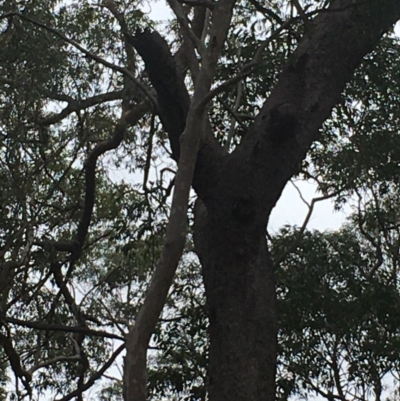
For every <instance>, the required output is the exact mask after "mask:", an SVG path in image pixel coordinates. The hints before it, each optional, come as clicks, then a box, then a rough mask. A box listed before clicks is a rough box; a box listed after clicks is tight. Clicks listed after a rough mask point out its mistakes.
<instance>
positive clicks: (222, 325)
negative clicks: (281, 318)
mask: <svg viewBox="0 0 400 401" xmlns="http://www.w3.org/2000/svg"><path fill="white" fill-rule="evenodd" d="M199 209H200V207H198V208H197V212H196V229H195V230H196V231H195V243H196V249H197V252H198V254H199V257H200V260H201V263H202V266H203V275H204V284H205V289H206V295H207V302H208V311H209V319H210V333H209V334H210V341H211V348H210V364H209V371H208V376H209V383H208V391H209V397H210V400H212V401H223V400H226V401H227V400H229V401H236V400H238V401H239V400H249V401H250V400H266V401H272V400H274V398H275V363H276V327H277V323H276V308H275V280H274V271H273V266H272V263H271V260H270V258H269V255H268V251H267V244H266V240H265V226H264V227H263V226H262V224H258V223H256V224H250V225H247V224H246V223H241V222H238V221H235V220H232V218H229V216H226V215H224V214H223V213H221V210H220V209H221V208H216V209H214V208H212V207H209V208H208V212H206V210H205V207H204V206H202V207H201V209H202V211H201V212H200V210H199Z"/></svg>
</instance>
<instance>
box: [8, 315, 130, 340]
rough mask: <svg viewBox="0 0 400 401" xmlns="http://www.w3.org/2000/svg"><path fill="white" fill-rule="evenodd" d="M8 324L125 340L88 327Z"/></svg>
mask: <svg viewBox="0 0 400 401" xmlns="http://www.w3.org/2000/svg"><path fill="white" fill-rule="evenodd" d="M4 320H5V321H6V322H7V323H11V324H15V325H17V326H23V327H29V328H31V329H37V330H46V331H64V332H69V333H83V334H87V335H90V336H95V337H104V338H111V339H114V340H121V341H123V340H124V337H122V336H119V335H118V334H113V333H109V332H107V331H103V330H93V329H90V328H88V327H82V326H65V325H63V324H52V323H45V322H39V321H27V320H21V319H14V318H11V317H10V318H5V319H4Z"/></svg>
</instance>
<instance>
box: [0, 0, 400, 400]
mask: <svg viewBox="0 0 400 401" xmlns="http://www.w3.org/2000/svg"><path fill="white" fill-rule="evenodd" d="M58 3H59V2H56V1H42V2H37V3H33V2H32V3H30V2H26V4H25V2H23V4H21V2H17V1H7V2H3V3H0V4H1V17H0V18H1V21H2V24H3V25H2V28H3V33H2V35H1V37H0V40H1V44H2V47H3V49H4V50H3V51H2V54H1V60H0V69H1V81H0V83H1V88H2V92H1V101H2V108H1V119H2V144H1V149H2V150H1V152H2V153H1V154H2V158H1V163H2V165H1V170H0V173H1V175H2V182H3V183H4V185H3V187H4V191H3V192H2V194H1V197H2V203H1V205H2V208H1V221H2V226H3V227H4V230H3V231H2V232H1V247H2V253H1V255H2V261H1V275H2V278H1V280H0V282H1V285H2V291H1V305H2V306H1V315H2V316H1V321H2V325H3V327H2V331H1V333H0V340H1V343H2V345H3V349H4V354H5V356H6V358H7V360H8V362H9V364H10V366H11V369H12V371H13V374H14V375H15V378H16V383H19V382H22V384H23V390H22V389H21V388H20V386H19V385H16V395H17V396H18V397H20V398H23V397H24V396H25V394H32V392H33V391H37V392H39V393H40V392H43V391H46V390H48V391H54V392H56V393H57V394H58V395H62V396H63V397H62V398H61V399H62V400H68V399H72V398H74V397H76V398H77V399H82V397H83V396H82V394H83V392H84V391H86V390H88V389H89V388H91V387H92V386H93V385H94V384H95V382H96V381H97V380H98V379H99V378H100V377H102V376H103V375H104V373H105V372H106V371H107V369H108V368H109V367H110V366H111V365H112V364H113V363H114V361H115V360H116V359H117V358H118V356H119V355H120V354H121V352H122V351H123V349H124V348H126V356H125V360H124V372H123V396H124V398H125V399H126V400H132V399H133V400H144V399H145V398H146V387H147V382H148V379H147V374H146V372H147V367H146V364H147V352H148V349H149V344H150V342H151V338H152V335H153V333H154V332H155V330H162V328H160V325H159V326H158V329H156V327H157V322H158V320H159V316H160V314H161V312H162V309H163V307H164V305H165V303H166V300H167V295H168V291H169V289H170V287H171V284H172V281H173V278H174V275H175V271H176V268H177V266H178V263H179V260H180V259H181V256H182V252H183V250H184V247H185V242H186V231H187V229H186V225H187V220H188V218H187V216H188V210H189V212H190V213H189V220H190V221H192V220H193V218H194V226H193V233H192V234H193V241H194V249H195V252H196V254H197V255H198V258H199V260H200V262H201V269H202V277H203V280H204V288H205V296H206V300H207V302H206V311H207V318H208V322H209V323H208V324H209V329H208V333H209V354H208V355H207V373H206V374H204V371H202V374H203V379H204V381H206V382H207V394H208V397H209V399H210V400H211V401H214V400H225V399H229V400H253V399H254V400H258V399H260V400H261V399H266V400H272V399H274V398H275V397H276V363H277V357H278V348H277V334H278V327H279V326H278V320H277V302H276V283H275V269H276V268H277V266H280V265H282V266H284V262H285V260H286V259H284V258H281V259H280V258H279V257H276V256H274V248H273V245H272V244H268V241H267V236H266V226H267V223H268V219H269V216H270V213H271V211H272V209H273V207H274V206H275V204H276V202H277V201H278V199H279V197H280V195H281V193H282V190H283V188H284V186H285V185H286V183H287V182H288V181H289V180H290V178H291V177H292V176H294V175H296V174H299V173H300V172H301V171H303V172H304V171H305V167H307V165H306V164H307V163H312V165H313V167H315V169H316V171H317V173H318V174H317V176H320V177H322V178H324V183H323V185H322V186H321V187H320V188H321V190H322V191H323V192H324V197H328V196H337V195H339V194H342V193H343V191H351V190H352V191H353V192H355V191H356V190H357V189H358V188H359V187H356V186H354V187H352V186H351V185H352V184H354V182H356V178H357V177H362V175H360V171H359V169H357V168H355V169H350V168H349V170H350V171H351V173H350V174H349V175H347V176H345V175H343V174H339V173H343V171H341V170H340V171H339V170H338V168H337V165H335V164H330V168H331V170H327V171H326V172H324V171H323V168H324V167H323V166H324V164H325V165H329V163H328V161H329V159H327V157H328V156H329V155H330V153H329V145H331V144H333V143H334V141H335V138H332V137H329V136H328V135H323V134H322V132H321V128H322V127H323V124H324V123H325V122H326V121H327V119H328V118H329V117H330V116H331V113H332V110H333V109H334V107H335V106H337V108H336V109H335V112H339V111H340V110H342V111H343V112H349V111H351V112H354V113H356V112H358V111H361V112H362V111H363V107H367V106H371V108H372V109H373V106H374V104H373V103H374V102H378V101H380V99H375V98H373V97H372V96H371V95H370V97H365V98H362V99H361V100H360V101H361V102H362V103H361V105H356V104H353V103H352V102H354V101H355V100H357V99H358V95H359V94H360V93H362V94H363V95H364V94H365V93H366V92H367V91H366V90H365V88H364V91H361V90H360V91H359V92H358V93H357V90H354V92H352V91H351V90H349V84H350V82H351V81H352V79H353V77H354V74H355V71H356V68H357V67H358V66H359V65H360V64H361V63H362V61H363V58H364V57H366V56H367V55H368V54H369V53H370V52H371V51H373V49H375V48H376V47H377V46H378V44H379V43H381V41H382V37H383V36H384V35H385V34H389V33H390V31H391V29H392V27H393V25H394V23H395V22H396V21H397V20H398V19H399V18H400V5H399V4H398V2H396V1H394V0H381V1H375V0H370V1H368V2H361V1H352V0H336V1H326V2H317V3H316V4H314V2H308V1H306V2H302V3H301V4H300V3H299V2H298V1H294V0H293V1H288V2H284V4H280V3H278V2H276V3H275V2H268V3H267V4H261V3H259V2H257V1H253V0H249V1H241V2H235V1H234V0H219V1H218V2H209V1H199V2H192V1H183V2H179V1H176V0H170V1H168V4H169V5H170V7H171V9H172V10H173V12H174V14H175V16H176V21H174V22H173V23H171V24H170V26H169V27H168V30H167V32H165V33H164V32H162V31H161V30H160V28H159V27H157V26H156V24H155V23H154V22H152V21H150V20H149V19H148V18H147V16H146V15H145V14H144V13H143V12H141V11H140V10H139V9H138V7H137V4H136V3H132V2H123V1H112V0H108V1H104V2H100V3H98V4H97V3H96V4H95V3H92V2H89V1H84V2H79V3H78V2H72V3H71V4H69V3H68V4H58ZM388 38H389V36H386V37H385V39H386V40H388ZM396 46H397V43H394V44H393V46H392V47H393V48H396ZM392 47H390V48H392ZM139 56H140V57H139ZM141 60H143V63H142V61H141ZM365 60H366V59H364V62H365V64H368V63H367V62H366V61H365ZM380 61H381V62H382V63H384V62H385V60H384V59H382V58H381V60H380ZM368 65H369V66H370V67H371V68H372V67H374V66H375V68H377V67H376V65H374V63H369V64H368ZM379 65H380V64H378V68H379ZM44 66H47V68H44ZM376 74H378V72H376ZM357 78H358V79H359V80H363V79H365V80H366V78H365V76H364V77H363V76H361V77H360V76H358V77H357V76H356V79H357ZM367 84H368V81H367ZM362 85H363V83H360V84H359V86H356V88H360V87H361V88H362ZM346 86H347V87H346ZM364 86H365V82H364ZM232 88H233V89H232ZM345 90H346V91H345ZM344 91H345V92H344ZM343 93H345V94H346V96H348V98H345V101H346V102H348V104H347V106H346V102H344V103H345V104H344V105H343V104H342V102H341V99H342V98H341V95H342V94H343ZM232 96H234V100H233V101H232ZM116 101H118V103H116ZM390 101H391V99H390V97H389V99H386V101H385V102H384V105H385V106H387V105H388V104H389V103H388V102H390ZM65 103H66V106H65V107H62V105H63V104H64V105H65ZM341 106H343V107H342V109H341V108H340V107H341ZM388 115H390V112H389V110H388ZM381 116H382V115H381ZM347 117H348V116H347ZM351 117H354V116H351ZM364 117H365V116H364ZM348 118H349V120H350V117H348ZM357 118H358V116H357ZM357 118H356V119H354V118H353V120H352V121H353V122H354V121H357V122H359V121H360V120H359V119H357ZM368 118H370V115H367V116H366V118H365V120H362V121H363V122H365V123H368V121H369V122H370V123H371V121H372V123H376V120H368ZM337 121H342V120H341V119H339V118H335V115H333V116H332V118H331V119H330V120H329V121H328V122H326V123H325V124H331V125H332V127H331V131H330V132H331V134H333V135H335V134H336V135H337V132H338V131H339V132H340V127H337V126H335V124H337ZM366 126H368V125H367V124H366ZM352 128H353V129H354V127H352ZM166 141H168V143H169V148H166ZM319 143H320V147H319V148H318V146H316V144H319ZM324 146H325V147H324ZM312 147H316V149H315V148H313V149H312V152H311V153H310V155H311V159H312V160H311V161H308V160H307V159H305V158H306V155H307V153H308V152H309V151H310V149H311V148H312ZM351 150H352V149H350V150H349V152H351ZM112 151H113V153H112V155H111V156H108V157H109V159H108V165H107V163H105V162H106V161H107V159H106V158H105V157H104V155H105V154H106V153H107V155H110V154H111V152H112ZM156 152H159V154H160V153H161V152H162V156H164V157H165V155H166V154H168V156H169V157H170V158H171V159H172V160H174V161H175V162H177V165H178V168H177V170H176V174H175V172H173V173H174V179H173V182H172V183H171V185H168V187H167V188H165V187H164V183H165V177H166V176H167V174H168V172H170V171H171V166H170V165H168V166H165V167H163V168H161V169H158V170H159V171H160V173H162V176H161V178H160V179H158V177H157V176H155V178H154V179H153V178H151V177H150V175H151V173H152V170H151V168H150V167H151V165H152V162H154V161H155V160H157V153H156ZM374 156H376V155H374ZM321 160H322V161H323V162H324V163H320V164H319V162H320V161H321ZM370 162H371V166H376V163H380V162H381V161H376V160H374V159H373V160H371V161H370ZM112 165H114V166H116V167H118V168H122V167H125V168H127V169H135V170H142V171H143V180H142V181H141V185H140V187H135V186H132V185H130V184H128V183H126V182H124V181H123V180H111V179H110V166H112ZM343 166H344V167H346V166H347V165H346V163H344V164H343ZM357 167H359V166H357ZM302 168H303V170H302ZM318 169H319V170H318ZM158 170H157V169H156V171H157V172H158ZM335 173H336V174H337V175H338V176H339V179H335V180H334V182H333V183H332V182H330V180H333V178H334V177H335ZM343 177H344V178H343ZM336 178H337V177H336ZM340 178H341V179H342V181H340ZM172 185H173V186H174V193H173V198H172V201H171V207H170V213H169V217H168V218H167V217H166V216H167V213H168V204H167V203H166V198H167V197H168V194H169V192H170V191H171V186H172ZM191 187H192V188H193V189H194V191H195V193H196V196H197V201H196V205H195V206H194V207H192V202H191V200H190V188H191ZM329 191H331V192H329ZM332 191H333V192H332ZM386 195H387V196H388V197H389V195H390V191H389V190H387V192H386ZM188 208H189V209H188ZM386 209H387V208H386ZM367 211H368V210H367V209H366V215H367ZM359 222H361V220H359ZM363 225H364V224H363V223H361V228H363ZM363 230H364V235H365V238H367V239H368V238H370V242H371V244H372V246H374V243H373V242H374V237H371V235H368V232H367V233H366V231H365V229H364V228H363ZM386 232H387V230H386ZM365 233H366V234H365ZM298 234H300V235H298ZM302 234H304V229H302V230H300V231H299V232H298V233H297V232H296V233H295V235H294V237H295V239H294V241H295V242H293V241H292V242H291V243H292V247H293V244H294V245H296V244H297V243H298V238H301V236H302ZM345 234H346V233H345ZM345 234H343V235H345ZM164 235H165V240H164V242H162V241H161V238H162V237H163V236H164ZM289 237H291V238H292V239H293V236H290V235H289ZM371 238H372V239H371ZM379 238H380V237H379V235H377V236H376V238H375V242H376V241H378V239H379ZM306 239H307V238H306ZM315 241H316V243H317V242H318V241H319V242H320V243H322V244H323V243H324V238H317V239H316V240H315ZM332 241H333V240H332ZM319 242H318V243H319ZM304 244H307V242H305V243H304ZM304 246H305V245H304ZM378 248H379V247H376V249H378ZM285 253H287V254H288V255H292V253H293V251H291V249H290V247H289V249H287V250H286V252H285ZM271 255H272V256H271ZM378 256H379V255H378ZM378 259H379V260H381V259H384V258H383V257H382V255H381V257H380V258H378ZM156 260H157V262H156ZM299 260H300V261H301V259H299ZM299 260H297V262H296V264H297V263H300V262H299ZM189 261H190V259H189ZM149 265H152V266H154V271H153V269H149ZM378 265H379V264H377V266H378ZM378 268H379V266H378ZM328 273H329V272H328ZM328 273H327V274H328ZM186 274H187V273H186ZM150 276H151V277H152V278H151V282H150V284H149V286H148V288H147V286H146V283H147V282H148V279H149V277H150ZM350 276H351V275H350ZM289 278H290V276H289ZM282 283H283V284H282V288H283V285H286V283H285V282H284V281H282ZM295 284H296V283H292V282H290V280H288V281H287V285H288V286H289V287H290V288H295ZM312 285H313V284H312V283H310V286H312ZM314 285H315V286H316V284H315V283H314ZM178 287H179V285H178ZM315 288H318V287H317V286H316V287H315ZM189 289H190V288H189V287H186V288H185V289H183V290H182V291H185V290H189ZM196 295H198V294H197V293H196V291H193V298H195V296H196ZM170 302H171V301H170ZM178 303H179V301H178ZM284 304H285V303H284V302H283V303H282V305H284ZM203 309H204V308H203ZM203 309H201V308H200V310H203ZM282 310H284V309H282ZM310 313H311V315H312V312H309V311H307V314H310ZM283 316H284V314H283ZM201 317H202V319H204V315H201ZM159 324H160V323H159ZM161 325H162V321H161ZM311 326H312V325H311ZM281 327H283V325H281ZM107 329H108V330H107ZM301 333H302V335H303V334H304V332H303V331H302V332H301ZM295 334H296V332H295V330H293V335H295ZM156 335H157V332H156ZM281 335H282V337H281V339H282V341H284V340H285V335H286V336H289V337H290V333H288V334H286V333H284V331H282V333H281ZM105 338H108V339H109V341H108V342H106V341H105V340H104V339H105ZM299 338H301V341H304V338H305V337H304V336H303V337H302V336H301V335H300V334H299ZM112 340H115V341H116V342H118V344H119V345H118V346H116V347H115V349H112V343H111V341H112ZM155 340H156V338H155ZM313 341H314V340H313ZM333 343H334V346H335V347H336V348H337V347H338V343H337V342H335V341H333ZM339 343H340V342H339ZM283 344H285V343H284V342H283ZM311 360H312V358H311ZM287 369H288V371H290V369H291V367H288V368H287ZM293 369H294V368H293ZM43 372H45V373H43ZM375 376H376V375H375ZM150 381H151V376H150ZM326 382H327V381H326ZM336 384H338V382H336ZM307 385H309V386H310V387H311V388H313V386H315V384H314V383H313V382H311V384H310V383H308V384H307ZM325 386H328V387H329V386H330V384H329V383H328V384H325ZM317 388H318V386H317ZM108 391H109V395H110V394H111V395H112V394H113V391H117V392H118V388H116V387H113V386H110V387H109V388H108ZM200 393H201V392H200ZM200 393H199V394H200ZM203 395H204V394H203ZM203 395H199V397H201V396H203ZM328 398H329V397H328Z"/></svg>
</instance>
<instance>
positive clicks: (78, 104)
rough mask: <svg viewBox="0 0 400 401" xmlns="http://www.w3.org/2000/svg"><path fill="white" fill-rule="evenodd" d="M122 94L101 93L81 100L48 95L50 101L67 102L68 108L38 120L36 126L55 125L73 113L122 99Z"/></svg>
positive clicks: (121, 91) (116, 92) (119, 92)
mask: <svg viewBox="0 0 400 401" xmlns="http://www.w3.org/2000/svg"><path fill="white" fill-rule="evenodd" d="M123 94H124V91H123V90H120V91H115V92H107V93H102V94H99V95H95V96H92V97H89V98H86V99H82V100H75V99H74V98H72V97H70V96H66V95H65V96H64V95H52V94H48V95H47V96H48V97H50V98H52V99H55V100H59V101H64V102H68V106H67V107H65V108H64V109H63V110H62V111H61V112H60V113H56V114H52V115H50V116H48V117H45V118H42V119H40V120H39V121H38V122H37V124H38V125H41V126H48V125H51V124H56V123H58V122H60V121H61V120H63V119H64V118H65V117H67V116H69V115H70V114H71V113H73V112H77V111H80V110H84V109H87V108H89V107H92V106H95V105H97V104H101V103H104V102H107V101H111V100H118V99H122V97H123ZM67 99H68V100H67Z"/></svg>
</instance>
